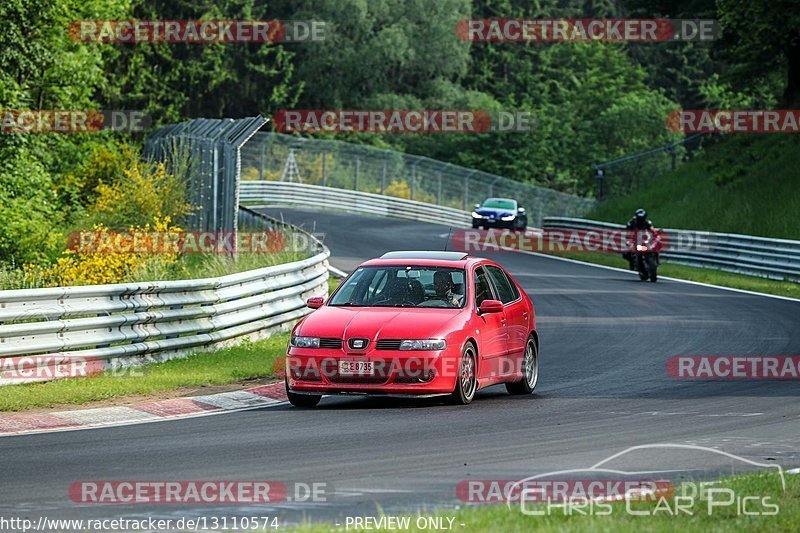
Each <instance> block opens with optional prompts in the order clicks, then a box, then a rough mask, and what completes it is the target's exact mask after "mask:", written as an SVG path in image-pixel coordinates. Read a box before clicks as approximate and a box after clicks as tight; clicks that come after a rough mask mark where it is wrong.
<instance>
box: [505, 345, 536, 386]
mask: <svg viewBox="0 0 800 533" xmlns="http://www.w3.org/2000/svg"><path fill="white" fill-rule="evenodd" d="M538 381H539V348H537V347H536V341H535V340H534V339H533V337H532V336H531V337H528V342H527V343H526V344H525V355H523V358H522V379H521V380H520V381H516V382H514V383H506V390H507V391H508V393H509V394H514V395H516V394H530V393H532V392H533V389H535V388H536V383H538Z"/></svg>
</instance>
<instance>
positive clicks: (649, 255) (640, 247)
mask: <svg viewBox="0 0 800 533" xmlns="http://www.w3.org/2000/svg"><path fill="white" fill-rule="evenodd" d="M643 235H644V238H643V239H642V240H641V242H637V243H636V252H635V254H634V265H635V266H636V270H637V271H638V272H639V279H640V280H642V281H647V280H648V279H649V280H650V281H651V282H653V283H655V282H656V280H657V279H658V265H659V263H660V260H659V258H658V251H659V250H660V249H661V237H660V234H659V232H658V231H652V232H651V231H648V232H645V233H643Z"/></svg>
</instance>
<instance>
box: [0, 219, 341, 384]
mask: <svg viewBox="0 0 800 533" xmlns="http://www.w3.org/2000/svg"><path fill="white" fill-rule="evenodd" d="M250 215H252V213H250ZM265 218H267V217H265ZM272 222H275V223H277V222H276V221H272ZM295 231H300V230H297V229H295ZM303 234H304V235H305V242H307V243H308V244H309V247H310V248H311V253H313V256H312V257H309V258H308V259H303V260H301V261H296V262H293V263H286V264H283V265H277V266H271V267H266V268H261V269H258V270H251V271H246V272H240V273H237V274H230V275H227V276H222V277H219V278H209V279H193V280H181V281H154V282H144V283H123V284H114V285H88V286H74V287H56V288H46V289H23V290H6V291H0V385H8V384H11V383H20V382H28V381H31V380H33V381H36V380H45V379H49V378H47V377H45V378H36V379H30V378H27V377H19V375H18V374H17V375H16V377H9V376H12V375H14V374H13V371H11V369H13V368H19V367H25V368H30V367H31V365H33V366H38V365H48V366H49V365H55V364H58V362H64V363H69V362H74V361H80V362H87V363H91V366H92V368H95V369H96V368H99V369H108V368H118V367H125V366H130V365H137V364H141V363H144V362H150V361H163V360H166V359H171V358H174V357H183V356H185V355H187V354H188V353H189V352H191V351H197V350H199V349H203V348H209V347H212V346H215V345H217V346H218V345H220V343H225V342H226V341H230V340H233V339H242V338H263V337H267V336H269V335H271V334H272V333H274V332H276V331H281V330H284V329H287V328H288V327H290V326H291V325H292V324H293V323H294V322H295V321H296V320H297V319H299V318H301V317H303V316H304V315H306V314H307V313H308V312H310V309H308V308H307V307H306V299H308V298H310V297H312V296H322V297H326V296H327V294H328V257H329V256H330V251H329V250H328V249H327V248H326V247H325V246H323V244H322V243H321V242H320V241H319V240H317V239H316V238H314V237H313V236H312V235H310V234H307V233H305V232H303ZM22 359H26V361H23V360H22ZM34 373H35V374H37V375H38V374H40V373H41V374H47V372H34Z"/></svg>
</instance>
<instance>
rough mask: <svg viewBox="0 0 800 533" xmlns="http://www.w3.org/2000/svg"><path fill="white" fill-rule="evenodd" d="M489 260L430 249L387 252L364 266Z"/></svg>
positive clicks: (456, 264) (449, 264)
mask: <svg viewBox="0 0 800 533" xmlns="http://www.w3.org/2000/svg"><path fill="white" fill-rule="evenodd" d="M486 261H489V260H488V259H484V258H482V257H472V256H470V255H469V254H467V253H466V252H437V251H430V250H420V251H397V252H387V253H385V254H383V255H382V256H381V257H378V258H376V259H370V260H369V261H365V262H364V263H362V266H377V265H407V266H434V267H436V266H439V267H452V268H466V267H467V265H470V264H474V263H482V262H486Z"/></svg>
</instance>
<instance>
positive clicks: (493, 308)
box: [478, 300, 503, 315]
mask: <svg viewBox="0 0 800 533" xmlns="http://www.w3.org/2000/svg"><path fill="white" fill-rule="evenodd" d="M502 312H503V302H501V301H500V300H484V301H483V302H482V303H481V305H480V306H479V307H478V313H480V314H482V315H483V314H485V313H502Z"/></svg>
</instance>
